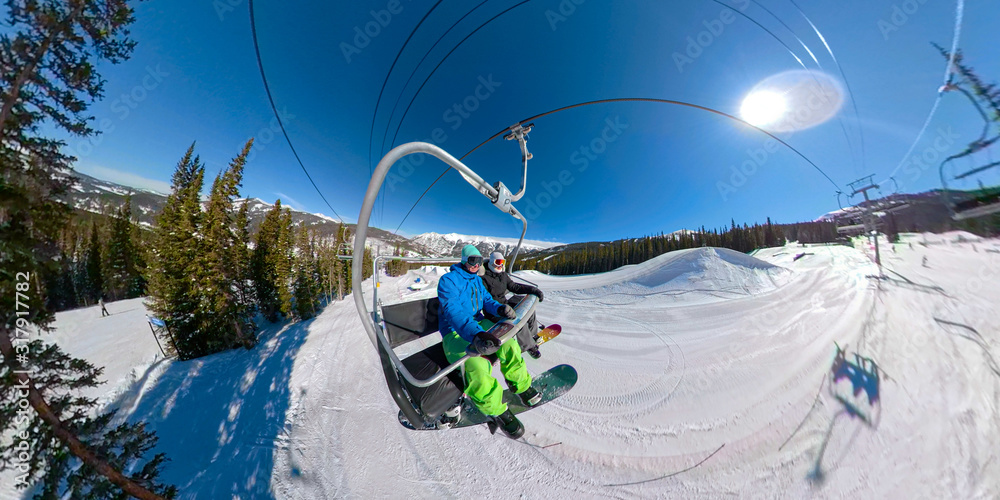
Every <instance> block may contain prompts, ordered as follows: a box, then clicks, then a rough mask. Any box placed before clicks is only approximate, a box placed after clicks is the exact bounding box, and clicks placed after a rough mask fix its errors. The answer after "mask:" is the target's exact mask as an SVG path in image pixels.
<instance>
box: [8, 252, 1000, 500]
mask: <svg viewBox="0 0 1000 500" xmlns="http://www.w3.org/2000/svg"><path fill="white" fill-rule="evenodd" d="M857 242H858V248H849V247H844V246H808V247H800V246H798V245H795V244H789V245H788V246H786V247H784V248H774V249H765V250H761V251H758V252H756V253H755V254H754V255H753V257H750V256H746V255H743V254H739V253H736V252H731V251H728V250H723V249H711V248H705V249H692V250H686V251H681V252H673V253H670V254H666V255H663V256H660V257H658V258H656V259H653V260H650V261H648V262H645V263H643V264H639V265H635V266H626V267H624V268H621V269H618V270H615V271H612V272H609V273H603V274H595V275H586V276H572V277H555V276H546V275H542V274H538V273H533V272H528V273H520V274H521V276H522V277H523V278H525V279H528V280H530V281H532V282H534V283H537V284H538V285H539V286H540V287H541V288H542V289H543V290H544V291H545V302H543V303H542V304H540V305H539V309H538V317H539V321H540V322H541V323H544V324H550V323H559V324H561V325H562V326H563V333H562V335H560V336H559V338H558V339H556V340H555V341H553V342H552V343H550V344H546V345H545V346H543V348H542V357H541V359H538V360H535V359H531V358H526V362H527V364H528V369H529V371H531V372H533V373H539V372H541V371H543V370H545V369H547V368H549V367H551V366H554V365H556V364H560V363H569V364H572V365H573V366H574V367H576V369H577V371H578V372H579V374H580V381H579V383H578V384H577V385H576V387H575V388H574V389H573V391H572V392H570V393H569V394H568V395H566V396H564V397H563V398H561V399H559V400H557V401H554V402H552V403H549V404H548V405H546V406H544V407H542V408H538V409H536V410H533V411H531V412H528V413H526V414H524V415H522V421H523V422H524V425H525V427H526V433H525V436H524V438H523V439H522V440H520V441H512V440H509V439H506V438H504V437H501V436H499V435H497V436H492V435H490V434H489V433H488V431H487V430H486V429H485V428H480V427H476V428H469V429H461V430H451V431H442V432H414V431H409V430H407V429H405V428H403V427H402V426H400V425H399V424H398V423H397V421H396V413H397V408H396V406H395V405H394V404H393V403H392V401H391V399H390V398H389V395H388V392H387V390H386V387H385V382H384V380H383V378H382V374H381V369H380V367H379V363H378V359H377V356H376V354H375V352H374V349H373V348H372V346H371V344H370V342H369V340H368V338H367V336H366V335H365V333H364V331H363V329H362V327H361V323H360V319H359V317H358V314H357V312H356V310H355V308H354V304H353V301H343V302H340V303H335V304H333V305H331V306H329V307H327V308H326V309H325V310H324V311H323V313H322V314H321V315H320V316H319V317H317V318H316V319H313V320H311V321H306V322H303V323H292V324H282V325H273V326H270V327H269V328H268V329H266V330H265V331H264V333H263V340H262V342H261V343H260V345H259V346H257V347H256V348H255V349H254V350H253V351H250V352H247V351H242V350H241V351H231V352H226V353H222V354H219V355H215V356H210V357H207V358H202V359H199V360H193V361H187V362H177V361H169V360H162V359H159V356H158V350H157V348H156V346H155V343H153V342H152V340H151V336H150V335H149V330H148V326H146V325H145V323H144V318H143V317H142V315H141V311H139V310H138V309H141V301H139V300H136V301H129V302H119V303H112V304H109V305H108V308H109V310H111V312H112V313H116V309H117V310H119V311H124V310H126V309H130V308H136V309H137V311H132V312H122V313H120V314H114V315H113V316H112V317H111V318H105V319H101V318H100V317H99V316H100V314H99V309H96V310H95V308H90V309H85V310H81V311H72V312H67V313H62V314H60V315H58V316H57V327H58V331H57V332H56V333H55V334H53V337H52V338H53V339H54V340H55V341H57V342H59V343H60V344H61V345H63V346H64V347H65V348H66V349H67V350H68V351H69V352H71V353H74V354H77V355H81V356H85V357H87V358H88V359H90V360H91V361H92V362H94V363H96V364H99V365H106V366H107V367H108V370H107V372H106V374H107V375H108V380H109V384H108V386H107V387H106V388H105V391H106V392H105V394H106V395H107V396H106V397H105V400H106V401H108V402H109V404H113V405H116V406H119V407H121V408H122V413H125V414H128V415H131V417H132V418H142V419H144V420H146V421H147V422H149V423H150V424H151V425H152V427H153V428H154V429H155V430H156V431H157V433H158V434H159V437H160V443H159V445H158V448H157V451H162V452H165V453H167V455H168V456H169V457H170V458H171V459H172V461H171V462H170V463H168V464H167V465H166V467H165V469H164V479H165V480H166V481H169V482H172V483H174V484H176V485H178V486H179V487H180V488H181V490H182V491H183V494H182V496H181V498H200V499H215V498H243V499H249V498H254V499H256V498H295V499H317V498H441V497H443V498H459V497H482V496H485V497H488V498H581V499H582V498H721V497H738V498H803V497H815V498H844V497H848V496H860V497H862V498H997V497H998V496H1000V460H998V450H1000V426H998V424H997V422H1000V366H998V364H997V362H998V361H1000V325H998V323H997V322H996V317H997V312H998V306H997V304H1000V287H998V286H997V285H996V283H997V281H998V278H1000V241H998V240H995V239H994V240H981V239H979V238H977V237H975V236H972V235H969V234H966V233H948V234H943V235H931V234H927V235H924V234H920V235H913V234H909V235H908V234H904V235H903V240H902V242H901V243H899V244H896V245H889V244H888V243H885V242H883V254H882V260H883V264H884V270H885V277H884V278H882V279H879V278H878V268H877V267H876V266H875V265H874V263H873V254H872V251H871V249H869V248H868V247H867V244H866V243H863V242H861V240H857ZM893 246H894V247H895V249H894V250H893V249H892V247H893ZM802 253H805V254H806V255H803V256H801V257H800V258H798V259H797V260H796V259H795V257H796V256H797V255H799V254H802ZM925 258H926V261H925ZM442 272H443V269H442V268H436V267H426V268H423V269H420V270H416V271H411V272H410V273H408V274H407V275H406V276H402V277H399V278H387V279H386V281H384V282H383V284H382V286H381V287H380V292H379V293H380V297H382V298H383V299H384V300H385V301H386V302H389V303H391V302H395V301H400V300H409V299H412V298H417V297H425V296H427V295H433V294H434V288H435V286H436V282H437V279H438V278H439V277H440V275H441V273H442ZM417 276H421V277H423V278H424V279H427V280H428V281H429V282H430V285H429V286H428V288H427V289H424V290H420V291H411V290H408V289H407V286H408V285H409V284H411V283H413V281H414V279H415V278H416V277H417ZM366 289H369V290H370V284H366ZM144 339H145V340H144ZM835 341H836V342H838V343H839V344H840V345H842V346H844V345H845V344H846V345H847V346H848V349H849V350H852V351H854V350H857V351H859V352H860V353H862V354H864V355H866V356H871V357H872V358H874V359H875V360H876V361H877V362H878V363H879V365H880V366H881V368H882V370H883V372H884V375H885V376H886V378H885V379H883V380H882V381H881V393H882V394H881V397H882V401H881V417H880V419H879V420H878V426H877V427H876V428H874V429H873V428H869V427H867V426H865V425H863V424H862V423H861V422H860V421H858V420H856V419H852V418H850V417H849V416H846V415H844V414H843V413H842V407H841V406H840V403H838V402H837V401H835V400H834V399H833V398H831V397H829V395H828V393H827V386H826V385H825V384H826V383H825V382H824V381H825V380H826V379H827V377H828V373H829V369H830V363H831V361H832V358H833V353H834V348H833V343H834V342H835ZM126 348H127V349H130V350H128V351H126V350H125V349H126ZM133 350H134V351H133ZM142 353H144V354H142ZM706 457H708V458H707V460H706ZM700 462H701V464H700V465H698V466H696V467H694V468H691V467H692V466H694V465H696V464H698V463H700ZM689 468H690V470H686V469H689ZM685 470H686V471H685ZM679 471H685V472H681V473H679V474H675V473H677V472H679ZM6 477H8V476H6V475H4V476H0V480H2V483H3V484H10V482H9V481H7V480H5V478H6ZM8 488H9V487H8ZM0 496H2V497H3V498H19V497H18V496H17V495H16V494H15V493H14V492H12V491H11V490H9V489H4V490H0Z"/></svg>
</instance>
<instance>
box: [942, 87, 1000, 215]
mask: <svg viewBox="0 0 1000 500" xmlns="http://www.w3.org/2000/svg"><path fill="white" fill-rule="evenodd" d="M963 83H964V82H960V83H951V82H949V83H947V84H945V85H944V86H942V87H941V88H940V89H939V92H942V93H943V92H949V91H954V90H957V91H959V92H961V93H962V94H964V95H965V97H966V98H968V99H969V102H971V103H972V105H973V106H974V107H975V108H976V111H977V112H978V113H979V116H980V117H982V119H983V132H982V133H981V134H980V136H979V138H978V139H975V140H973V141H972V142H970V143H969V145H968V146H967V147H966V148H965V149H964V150H962V151H961V152H959V153H956V154H954V155H951V156H949V157H947V158H945V159H944V161H942V162H941V166H940V167H938V175H939V177H940V178H941V197H942V201H943V202H944V204H945V206H946V207H948V210H949V211H950V212H951V217H952V219H955V220H964V219H971V218H976V217H982V216H985V215H990V214H993V213H997V212H1000V197H998V196H997V195H996V194H994V195H988V194H986V195H984V196H983V197H982V198H983V199H982V200H978V199H977V198H974V199H973V200H969V201H971V202H973V203H976V202H979V201H982V202H986V204H984V205H979V206H971V207H960V206H959V203H955V202H953V201H952V199H951V195H950V191H949V189H948V182H947V178H946V176H945V173H944V168H945V166H946V165H947V164H948V163H950V162H952V161H954V160H957V159H959V158H963V157H971V155H973V154H975V153H977V152H979V151H983V150H987V152H988V148H989V147H990V146H992V145H993V144H994V143H996V142H997V140H1000V135H997V136H994V137H991V138H988V139H987V135H988V134H989V129H990V125H991V121H990V118H989V116H987V114H986V111H985V110H983V107H982V105H981V104H980V103H979V101H977V100H976V98H975V96H973V95H972V93H971V92H969V91H968V90H966V89H965V88H963V86H962V84H963ZM996 166H1000V162H994V161H992V159H990V161H988V162H987V163H986V164H985V165H982V166H979V167H975V168H972V169H971V170H968V171H966V172H963V173H961V174H958V175H955V176H954V177H953V178H952V180H960V179H964V178H966V177H969V176H972V175H976V174H979V173H981V172H984V171H986V170H989V169H991V168H993V167H996ZM963 203H965V202H963Z"/></svg>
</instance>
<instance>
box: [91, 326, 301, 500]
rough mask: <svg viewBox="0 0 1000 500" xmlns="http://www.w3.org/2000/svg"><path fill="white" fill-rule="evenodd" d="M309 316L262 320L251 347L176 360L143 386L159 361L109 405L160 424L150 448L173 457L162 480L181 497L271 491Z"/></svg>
mask: <svg viewBox="0 0 1000 500" xmlns="http://www.w3.org/2000/svg"><path fill="white" fill-rule="evenodd" d="M312 322H313V320H308V321H303V322H298V323H291V324H288V323H284V324H276V325H268V324H265V327H264V329H263V331H262V332H261V333H260V339H261V340H260V342H259V343H258V344H257V346H256V347H254V348H253V349H252V350H250V351H246V350H243V349H236V350H231V351H226V352H222V353H217V354H214V355H210V356H206V357H202V358H198V359H193V360H189V361H176V360H175V361H173V362H171V363H169V364H168V365H167V366H166V368H165V369H164V370H163V373H161V374H160V375H159V377H157V378H156V381H155V383H153V385H152V386H150V387H148V388H145V389H144V388H143V384H144V383H145V381H146V380H147V379H148V378H149V376H150V374H151V372H153V371H154V370H156V369H157V366H158V365H160V363H159V362H157V363H154V364H153V365H151V366H150V367H149V368H147V370H146V373H144V374H143V375H142V376H141V377H139V378H138V381H137V382H136V383H134V384H133V385H132V386H131V387H130V389H129V390H128V391H126V392H125V393H124V394H123V395H122V396H121V397H120V398H119V400H118V401H116V402H115V403H113V404H112V405H111V406H112V407H116V408H120V412H119V413H120V415H121V416H127V417H128V419H129V420H130V421H137V420H143V421H145V422H146V423H147V425H148V427H149V429H150V430H153V431H156V434H157V436H158V437H159V442H158V443H157V446H156V448H155V449H154V450H152V451H151V453H160V452H162V453H166V455H167V458H169V459H170V461H169V462H167V463H166V464H165V465H164V466H163V474H162V477H161V481H162V482H164V483H169V484H173V485H175V486H177V487H178V489H179V490H180V495H179V498H254V499H258V498H274V492H273V491H272V490H271V473H272V471H273V469H274V462H275V461H274V456H275V452H276V451H277V450H278V442H279V441H280V440H281V439H282V436H283V434H284V433H283V428H284V423H285V415H286V413H287V411H288V408H289V396H290V389H289V383H290V379H291V374H292V368H293V366H294V362H295V356H296V355H297V354H298V351H299V349H300V348H301V346H302V344H303V343H304V342H305V340H306V337H307V336H308V334H309V331H308V330H309V326H310V325H311V324H312ZM150 456H151V455H150Z"/></svg>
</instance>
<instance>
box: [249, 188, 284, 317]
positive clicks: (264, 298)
mask: <svg viewBox="0 0 1000 500" xmlns="http://www.w3.org/2000/svg"><path fill="white" fill-rule="evenodd" d="M291 231H292V228H291V212H290V211H288V210H282V207H281V200H277V201H276V202H275V203H274V206H273V207H272V208H271V210H270V211H268V213H267V215H266V216H264V221H263V222H261V224H260V228H259V229H258V230H257V237H256V239H255V241H254V251H253V256H252V257H251V264H250V267H251V276H252V279H253V286H254V293H255V294H256V296H257V304H258V307H260V311H261V313H262V314H264V317H265V318H267V320H268V321H271V322H274V321H277V320H278V314H279V313H281V314H284V315H285V316H288V315H289V314H290V313H291V310H292V307H291V302H292V294H291V290H290V284H291V251H292V244H291V243H292V238H291Z"/></svg>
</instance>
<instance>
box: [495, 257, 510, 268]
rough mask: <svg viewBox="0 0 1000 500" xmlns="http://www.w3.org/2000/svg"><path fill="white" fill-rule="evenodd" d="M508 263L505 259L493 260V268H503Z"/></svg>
mask: <svg viewBox="0 0 1000 500" xmlns="http://www.w3.org/2000/svg"><path fill="white" fill-rule="evenodd" d="M506 263H507V261H506V260H505V259H493V267H503V265H504V264H506Z"/></svg>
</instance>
